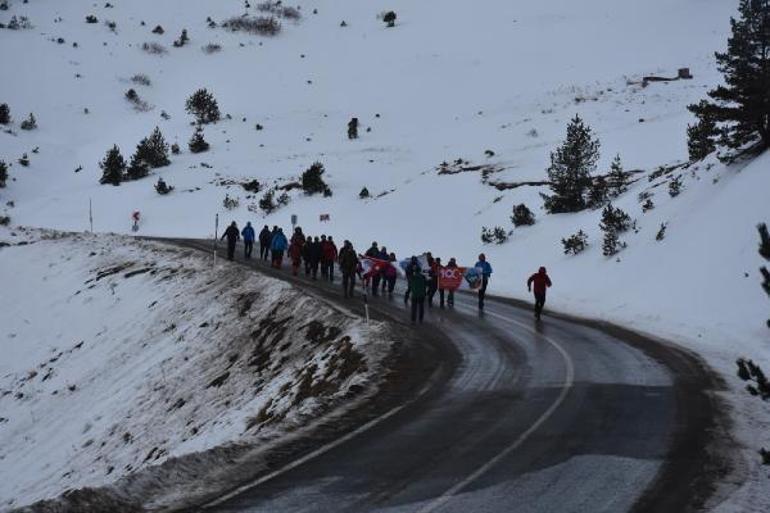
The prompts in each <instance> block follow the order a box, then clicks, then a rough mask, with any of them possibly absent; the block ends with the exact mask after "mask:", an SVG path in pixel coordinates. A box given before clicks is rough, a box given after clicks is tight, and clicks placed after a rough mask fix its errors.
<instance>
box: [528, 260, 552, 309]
mask: <svg viewBox="0 0 770 513" xmlns="http://www.w3.org/2000/svg"><path fill="white" fill-rule="evenodd" d="M533 284H534V285H535V318H536V319H538V320H540V315H541V314H542V313H543V307H544V306H545V292H546V290H547V289H548V287H550V286H551V278H549V277H548V274H547V273H546V271H545V267H541V268H540V269H539V270H538V271H537V273H535V274H533V275H532V276H530V277H529V279H528V280H527V290H529V291H530V292H532V285H533Z"/></svg>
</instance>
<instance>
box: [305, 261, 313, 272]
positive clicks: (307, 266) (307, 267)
mask: <svg viewBox="0 0 770 513" xmlns="http://www.w3.org/2000/svg"><path fill="white" fill-rule="evenodd" d="M312 270H313V264H311V263H310V260H309V259H307V258H306V259H305V276H310V271H312Z"/></svg>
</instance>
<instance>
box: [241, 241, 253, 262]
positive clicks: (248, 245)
mask: <svg viewBox="0 0 770 513" xmlns="http://www.w3.org/2000/svg"><path fill="white" fill-rule="evenodd" d="M252 251H254V241H253V240H245V241H243V256H245V257H246V258H251V252H252Z"/></svg>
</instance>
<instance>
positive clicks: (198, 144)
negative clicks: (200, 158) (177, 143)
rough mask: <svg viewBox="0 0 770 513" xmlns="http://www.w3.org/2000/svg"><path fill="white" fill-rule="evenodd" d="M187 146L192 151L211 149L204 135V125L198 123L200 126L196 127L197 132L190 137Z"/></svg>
mask: <svg viewBox="0 0 770 513" xmlns="http://www.w3.org/2000/svg"><path fill="white" fill-rule="evenodd" d="M187 147H188V148H190V151H191V152H192V153H203V152H204V151H208V150H209V147H210V146H209V143H207V142H206V139H204V137H203V127H202V126H200V125H198V127H197V128H196V129H195V133H194V134H193V136H192V138H191V139H190V142H189V143H188V144H187Z"/></svg>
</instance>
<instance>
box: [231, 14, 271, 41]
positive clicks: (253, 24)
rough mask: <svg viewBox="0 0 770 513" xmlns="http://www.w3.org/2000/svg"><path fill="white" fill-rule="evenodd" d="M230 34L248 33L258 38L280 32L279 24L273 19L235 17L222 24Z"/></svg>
mask: <svg viewBox="0 0 770 513" xmlns="http://www.w3.org/2000/svg"><path fill="white" fill-rule="evenodd" d="M222 26H223V27H225V28H227V29H229V30H230V31H231V32H248V33H249V34H255V35H259V36H275V35H276V34H278V33H279V32H280V31H281V23H280V22H279V21H278V20H277V19H275V18H273V17H269V18H266V17H262V16H257V17H251V16H236V17H233V18H230V19H229V20H226V21H224V22H222Z"/></svg>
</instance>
